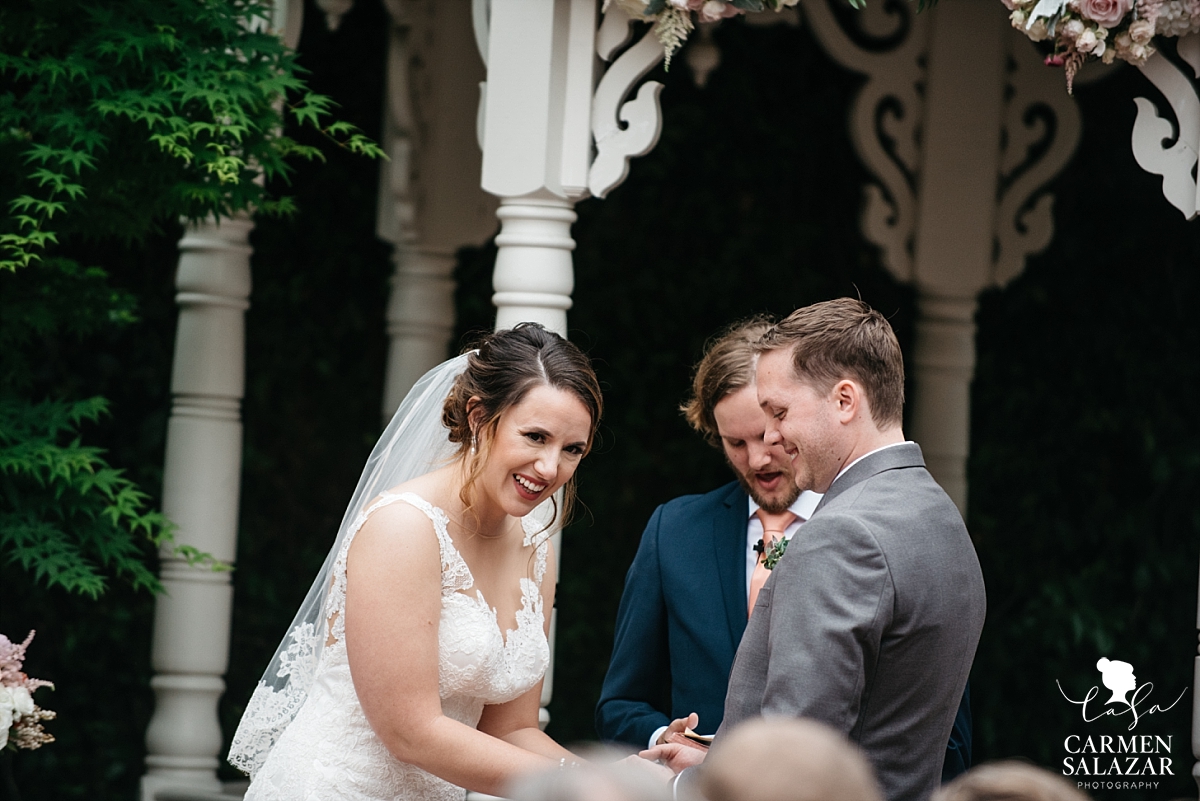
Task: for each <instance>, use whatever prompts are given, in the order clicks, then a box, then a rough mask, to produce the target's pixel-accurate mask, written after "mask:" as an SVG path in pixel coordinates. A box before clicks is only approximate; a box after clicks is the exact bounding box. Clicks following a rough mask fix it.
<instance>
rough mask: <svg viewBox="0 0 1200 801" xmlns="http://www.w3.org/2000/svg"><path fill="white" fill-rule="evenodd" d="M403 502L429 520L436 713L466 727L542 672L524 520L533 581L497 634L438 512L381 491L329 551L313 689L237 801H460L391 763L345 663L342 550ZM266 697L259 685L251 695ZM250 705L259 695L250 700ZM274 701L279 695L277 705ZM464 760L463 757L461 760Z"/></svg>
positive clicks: (540, 559) (525, 582)
mask: <svg viewBox="0 0 1200 801" xmlns="http://www.w3.org/2000/svg"><path fill="white" fill-rule="evenodd" d="M397 501H402V502H404V503H408V504H411V505H412V506H415V507H416V508H417V509H420V510H421V511H422V512H424V513H425V515H426V516H428V517H429V519H430V520H431V521H432V522H433V528H434V531H435V532H436V533H437V538H438V546H439V550H440V551H441V558H442V614H441V620H440V622H439V625H438V690H439V694H440V696H441V700H442V712H443V713H444V714H445V715H446V716H447V717H450V718H453V719H454V720H457V721H459V722H461V723H464V724H466V725H468V726H471V727H475V726H476V725H478V723H479V717H480V715H481V713H482V712H483V707H484V706H485V705H486V704H501V703H504V702H506V701H511V700H513V699H515V698H517V697H519V696H521V695H522V694H524V693H526V692H528V691H529V690H530V689H531V688H532V687H533V686H534V685H535V684H537V683H538V681H540V680H541V678H542V676H543V674H545V672H546V667H547V666H548V665H549V663H550V647H549V645H548V644H547V642H546V635H545V631H544V628H543V627H544V622H545V618H544V610H543V609H542V606H543V604H542V595H541V583H542V577H543V576H544V575H545V572H546V549H547V545H546V540H547V539H548V537H549V532H546V533H545V534H542V535H541V536H539V534H538V529H539V528H540V526H539V525H538V523H537V521H536V520H534V519H531V518H533V517H534V515H529V516H527V517H526V518H525V519H523V520H522V525H523V526H524V530H525V546H526V547H527V548H529V549H531V550H532V555H533V578H532V579H529V578H522V579H521V580H520V588H521V608H520V609H519V610H518V611H517V629H516V630H515V631H512V630H510V631H508V632H507V637H506V636H505V634H503V633H502V632H501V630H500V626H499V623H498V621H497V618H496V611H495V609H493V608H491V607H489V606H488V604H487V602H486V601H485V600H484V597H483V593H482V592H480V591H479V590H477V589H476V590H475V593H474V595H473V596H472V595H468V594H467V592H468V591H470V590H471V589H472V588H473V586H474V583H475V580H474V578H473V577H472V576H471V571H470V569H469V568H468V567H467V563H466V562H464V561H463V558H462V556H460V555H459V553H458V551H457V550H456V549H455V547H454V544H453V543H452V542H451V540H450V535H449V534H448V533H447V530H446V526H447V523H448V519H447V517H446V514H445V512H443V511H442V510H441V509H439V508H437V507H435V506H433V505H431V504H429V503H428V502H426V501H425V500H424V499H422V498H420V497H419V496H417V495H414V494H412V493H402V494H399V495H395V494H389V493H384V494H383V495H381V496H380V498H379V500H377V501H376V502H375V503H373V504H372V505H371V506H370V507H369V508H368V509H366V510H365V511H364V512H363V513H362V514H360V515H359V516H358V518H357V519H356V520H355V521H354V524H353V525H352V526H351V528H350V532H349V535H348V536H347V537H346V539H345V542H344V543H343V544H342V547H341V549H340V550H339V552H338V555H337V559H336V561H335V562H334V567H333V581H332V587H331V590H330V595H329V598H328V599H327V600H326V606H325V609H326V620H332V621H333V625H332V628H331V630H330V638H332V639H333V640H334V642H333V643H332V644H330V645H326V646H325V647H324V648H323V650H322V653H321V655H320V658H319V661H318V662H317V666H316V672H315V675H314V676H313V680H312V686H311V688H310V689H309V691H308V695H307V697H306V698H305V699H304V701H303V705H302V706H301V707H300V709H299V712H298V713H297V714H296V716H295V719H294V720H292V722H291V724H290V725H288V727H287V729H286V730H285V731H284V732H283V734H282V736H280V738H279V740H278V742H276V743H275V744H274V746H273V747H270V746H267V747H268V748H269V749H270V750H269V754H267V755H266V761H265V762H263V764H262V766H261V768H260V769H259V770H258V771H257V772H256V773H255V775H254V780H253V782H252V783H251V785H250V789H249V790H248V791H247V793H246V801H276V799H287V800H288V801H333V800H334V799H341V800H344V801H379V800H380V799H396V800H397V801H435V800H436V801H462V799H463V797H464V795H465V791H464V790H463V789H462V788H460V787H456V786H454V785H452V784H450V783H449V782H446V781H443V780H442V779H439V778H438V777H436V776H433V775H431V774H429V773H426V772H425V771H423V770H421V769H420V768H417V767H416V766H414V765H410V764H408V763H406V762H401V761H400V760H398V759H396V758H395V757H394V756H392V754H391V753H390V752H389V751H388V750H387V748H386V746H384V744H383V742H382V741H381V740H380V739H379V738H378V737H377V736H376V735H375V732H374V731H373V730H372V729H371V726H370V724H369V723H368V722H367V719H366V716H365V715H364V714H363V710H362V707H361V706H360V705H359V703H358V696H357V695H356V694H355V692H354V684H353V682H352V680H351V677H350V663H349V661H348V659H347V657H346V644H345V623H344V612H345V608H346V554H347V553H348V552H349V550H350V543H351V542H352V541H353V539H354V534H355V533H357V532H358V530H359V529H360V528H362V525H363V523H365V522H366V520H367V518H368V517H369V516H370V515H371V513H372V512H374V511H375V510H376V509H379V508H380V507H382V506H385V505H387V504H391V503H395V502H397ZM259 692H266V693H271V692H272V690H270V689H269V688H267V687H264V686H260V687H259V690H258V691H256V695H258V693H259ZM256 700H258V699H256ZM281 700H282V699H281ZM463 758H464V759H470V755H469V754H464V755H463Z"/></svg>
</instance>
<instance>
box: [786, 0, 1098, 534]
mask: <svg viewBox="0 0 1200 801" xmlns="http://www.w3.org/2000/svg"><path fill="white" fill-rule="evenodd" d="M832 2H836V0H818V1H817V2H813V3H807V4H804V5H803V6H802V8H803V10H804V11H803V13H804V15H805V19H806V20H808V22H809V23H810V24H811V25H812V29H813V32H814V33H815V34H816V36H817V39H818V40H819V41H820V42H821V44H822V46H823V47H824V48H825V49H826V51H827V52H829V54H830V55H831V56H833V57H834V58H835V59H837V60H838V61H840V62H841V63H842V64H843V65H845V66H846V67H848V68H850V69H853V70H854V71H856V72H859V73H862V74H864V75H865V76H866V78H867V80H866V82H865V84H864V86H863V88H862V90H861V91H860V92H859V95H858V96H857V97H856V98H855V101H854V105H853V108H852V109H851V115H850V132H851V136H852V139H853V141H854V146H855V149H856V150H857V151H858V153H859V155H860V157H861V158H862V160H863V162H864V163H865V164H866V165H867V167H868V169H870V170H871V172H872V173H873V174H874V176H875V179H876V182H877V183H875V184H874V185H870V186H868V187H867V188H866V203H865V204H864V211H863V217H862V229H863V234H864V235H865V236H866V238H867V239H868V240H869V241H871V242H873V243H875V244H876V245H878V246H879V248H880V250H881V256H882V260H883V263H884V265H885V266H886V267H887V269H888V271H889V272H891V273H892V275H893V276H895V277H896V279H897V280H899V281H902V282H904V283H908V284H913V285H914V286H915V287H916V290H917V320H916V341H915V343H914V348H913V353H912V354H911V359H910V363H911V364H910V366H911V375H912V385H913V387H912V389H913V391H912V396H911V398H910V401H909V411H910V418H909V434H910V435H911V436H912V438H913V439H915V440H916V441H917V442H919V443H920V445H921V449H922V451H923V452H924V454H925V461H926V463H927V465H928V466H929V470H930V472H931V473H932V474H933V476H934V478H936V479H937V481H938V483H940V484H941V485H942V487H943V488H944V489H945V490H946V492H947V493H948V494H949V495H950V497H951V498H953V499H954V502H955V503H956V504H957V505H958V507H959V509H960V510H961V511H963V512H964V513H965V511H966V506H967V476H966V464H967V456H968V453H969V451H970V416H971V407H970V388H971V380H972V378H973V377H974V372H975V319H974V318H975V311H976V299H977V298H978V296H979V293H980V292H981V291H982V290H984V289H986V288H987V287H990V286H995V285H1003V284H1004V283H1006V282H1008V281H1010V280H1011V279H1012V278H1014V277H1015V276H1016V275H1018V274H1019V273H1020V272H1021V270H1022V269H1024V266H1025V259H1026V257H1027V256H1029V255H1030V254H1032V253H1037V252H1039V251H1041V250H1042V249H1044V248H1045V247H1046V246H1047V245H1048V244H1049V243H1050V238H1051V236H1052V233H1053V224H1052V216H1051V212H1052V206H1053V198H1052V197H1051V196H1050V195H1049V194H1047V193H1046V192H1045V185H1046V183H1047V182H1048V181H1049V180H1050V179H1051V178H1052V177H1053V176H1054V175H1055V174H1056V173H1057V172H1058V171H1059V170H1060V169H1062V167H1063V166H1064V165H1065V164H1066V162H1067V160H1068V159H1069V158H1070V156H1071V154H1072V153H1073V152H1074V149H1075V146H1076V144H1077V142H1078V140H1079V114H1078V110H1077V108H1076V107H1075V104H1074V101H1073V100H1072V99H1071V98H1070V97H1068V96H1067V95H1066V93H1065V92H1064V91H1063V89H1062V84H1061V80H1060V79H1061V75H1059V74H1057V73H1054V72H1053V71H1051V70H1047V69H1045V67H1044V66H1042V64H1041V56H1040V55H1039V54H1038V52H1037V50H1036V49H1035V47H1034V46H1033V45H1032V44H1031V43H1030V42H1029V41H1028V40H1027V39H1026V38H1025V37H1024V36H1023V35H1022V34H1020V33H1019V32H1017V31H1014V30H1012V29H1011V26H1009V25H1007V24H1006V23H1005V19H1004V14H1005V11H1004V7H1003V5H1001V4H999V3H996V2H994V0H955V2H954V3H944V4H939V5H938V6H936V7H935V8H933V9H932V10H930V11H927V12H925V13H923V14H920V15H917V14H916V12H915V9H913V8H912V7H911V6H907V5H904V6H897V7H886V6H885V4H883V3H867V6H866V8H865V9H863V10H862V11H861V12H859V13H857V14H855V15H854V17H853V23H852V24H854V25H857V26H858V30H857V31H855V32H853V35H851V33H850V32H849V31H847V30H845V29H844V28H843V25H844V24H845V22H844V18H839V17H838V15H837V14H835V13H834V11H833V8H832ZM864 40H866V41H867V42H868V43H869V44H870V45H871V46H868V47H864V46H863V44H862V42H863V41H864Z"/></svg>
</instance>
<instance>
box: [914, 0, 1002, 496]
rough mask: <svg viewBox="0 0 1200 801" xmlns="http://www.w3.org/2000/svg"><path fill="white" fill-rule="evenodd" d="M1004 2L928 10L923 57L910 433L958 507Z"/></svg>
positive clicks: (984, 257)
mask: <svg viewBox="0 0 1200 801" xmlns="http://www.w3.org/2000/svg"><path fill="white" fill-rule="evenodd" d="M1003 10H1004V7H1003V6H1002V5H999V4H997V3H991V2H986V0H964V2H955V3H945V4H939V5H938V6H937V7H936V8H935V9H933V11H932V13H933V18H932V20H931V31H930V35H929V47H928V51H927V55H926V58H927V61H928V64H929V67H928V75H927V78H926V81H927V84H926V85H927V89H926V99H925V118H924V123H923V126H922V127H923V131H924V137H925V147H924V151H923V153H922V157H923V165H922V170H921V177H920V184H919V192H920V194H919V197H918V201H917V224H916V232H915V234H916V235H915V237H914V242H913V245H914V264H913V267H914V276H913V277H914V280H915V283H916V287H917V339H916V347H915V350H914V353H913V362H914V365H913V366H914V372H913V386H914V392H913V398H912V403H911V418H910V421H911V422H910V435H911V436H912V438H913V439H914V440H916V441H917V442H918V443H920V445H921V449H922V451H923V452H924V454H925V461H926V463H927V465H928V466H929V471H930V472H931V473H932V474H933V476H934V478H936V479H937V481H938V483H940V484H941V485H942V488H943V489H945V490H946V492H947V493H948V494H949V495H950V497H951V498H952V499H953V500H954V502H955V503H956V504H957V505H958V508H959V510H960V511H962V512H963V513H964V514H965V513H966V509H967V475H966V463H967V454H968V452H969V450H970V443H969V439H968V435H969V432H970V415H971V405H970V385H971V378H972V377H973V374H974V367H975V337H974V333H975V321H974V317H975V305H976V304H975V298H976V296H977V295H978V294H979V292H980V291H981V290H982V289H983V288H984V287H986V286H988V285H989V284H990V283H991V271H992V248H993V237H992V232H993V231H994V230H995V222H996V205H997V204H996V194H997V193H996V186H997V181H998V178H999V174H1000V170H999V164H1000V131H1001V126H1002V124H1003V122H1004V115H1003V111H1004V102H1003V101H1004V80H1003V78H1004V57H1005V55H1006V54H1005V52H1004V46H1003V45H1004V38H1003V37H1005V36H1007V35H1008V29H1007V28H1005V27H1004V26H1002V25H1000V24H999V22H1000V20H1001V18H1002V17H1003V13H1002V12H1003Z"/></svg>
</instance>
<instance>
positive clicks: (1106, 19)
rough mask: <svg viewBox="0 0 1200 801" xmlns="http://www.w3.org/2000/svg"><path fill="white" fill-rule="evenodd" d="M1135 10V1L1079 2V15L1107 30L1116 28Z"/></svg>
mask: <svg viewBox="0 0 1200 801" xmlns="http://www.w3.org/2000/svg"><path fill="white" fill-rule="evenodd" d="M1132 8H1133V0H1079V13H1080V14H1082V15H1083V16H1085V17H1087V18H1088V19H1090V20H1091V21H1092V22H1095V23H1096V24H1097V25H1103V26H1104V27H1105V28H1115V27H1116V26H1117V24H1118V23H1120V21H1121V20H1122V19H1124V18H1125V15H1126V14H1128V13H1129V11H1130V9H1132Z"/></svg>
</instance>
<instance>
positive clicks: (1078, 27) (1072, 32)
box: [1063, 19, 1083, 39]
mask: <svg viewBox="0 0 1200 801" xmlns="http://www.w3.org/2000/svg"><path fill="white" fill-rule="evenodd" d="M1081 33H1083V22H1082V21H1080V20H1077V19H1073V20H1071V21H1070V22H1068V23H1067V24H1066V25H1064V26H1063V36H1065V37H1067V38H1068V39H1077V38H1079V34H1081Z"/></svg>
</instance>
